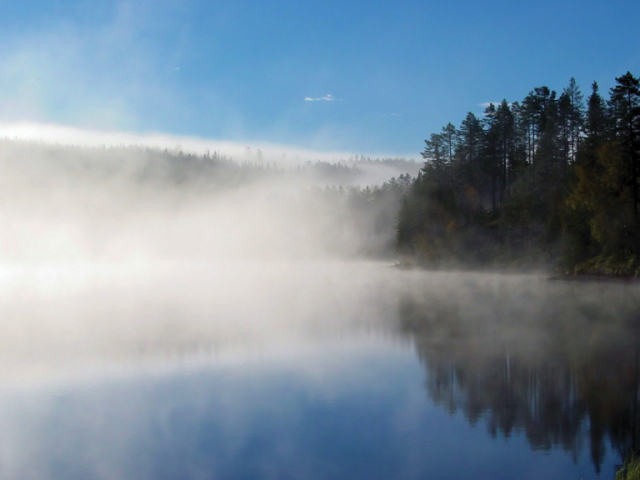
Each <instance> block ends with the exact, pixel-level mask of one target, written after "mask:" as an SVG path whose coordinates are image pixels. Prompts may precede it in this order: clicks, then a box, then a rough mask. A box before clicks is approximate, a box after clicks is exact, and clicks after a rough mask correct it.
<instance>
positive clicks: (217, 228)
mask: <svg viewBox="0 0 640 480" xmlns="http://www.w3.org/2000/svg"><path fill="white" fill-rule="evenodd" d="M246 157H247V158H242V159H239V160H235V159H234V158H232V157H229V156H225V155H223V154H220V153H218V152H214V153H212V154H211V153H209V152H206V153H204V154H194V153H185V152H183V151H182V150H177V149H174V150H168V149H159V148H150V147H141V146H117V147H113V146H112V147H80V146H63V145H55V144H47V143H42V142H33V141H19V140H3V141H1V142H0V169H1V171H2V175H1V178H2V180H0V181H1V182H2V185H1V186H0V189H1V193H0V195H2V199H1V201H2V204H3V209H2V221H3V224H4V231H5V235H3V237H2V239H0V251H1V252H2V254H1V255H2V256H3V257H4V260H5V262H10V263H11V262H18V263H20V262H69V261H71V262H83V261H126V260H130V259H133V258H137V259H142V258H146V259H154V258H155V259H167V260H170V259H173V260H184V259H194V258H198V259H201V260H202V259H210V260H214V259H216V260H223V259H229V258H236V259H240V258H242V259H247V258H269V257H270V258H319V257H341V258H387V259H388V258H391V257H392V256H393V251H394V240H395V238H394V236H395V222H396V215H397V211H398V208H399V205H400V200H401V198H402V196H403V195H404V194H405V193H406V191H407V190H408V188H409V185H410V182H411V175H413V174H414V173H416V172H417V171H418V169H419V165H418V164H417V163H416V162H413V161H411V160H405V159H390V158H382V159H376V158H373V159H372V158H365V157H359V156H355V157H351V158H350V159H346V160H339V161H337V162H334V163H332V162H328V161H317V162H312V161H308V160H307V161H300V160H299V159H298V161H293V160H291V159H290V160H289V161H286V158H281V159H279V160H280V161H279V162H277V161H276V159H273V158H269V157H267V158H265V157H263V156H262V154H261V152H260V151H259V150H258V152H257V154H256V153H252V152H249V151H248V152H247V155H246Z"/></svg>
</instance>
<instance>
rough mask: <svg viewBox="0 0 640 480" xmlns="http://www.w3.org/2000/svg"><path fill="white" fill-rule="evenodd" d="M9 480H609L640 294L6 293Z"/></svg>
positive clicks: (155, 275) (453, 288) (72, 271)
mask: <svg viewBox="0 0 640 480" xmlns="http://www.w3.org/2000/svg"><path fill="white" fill-rule="evenodd" d="M0 289H2V292H3V295H2V299H3V300H2V302H1V303H0V308H1V310H0V313H1V317H0V318H1V320H0V321H1V322H2V323H1V325H2V331H1V333H2V335H1V336H0V362H1V363H0V378H1V380H2V382H1V383H0V385H1V387H0V477H1V478H8V479H13V478H15V479H30V478H34V479H41V478H44V479H47V478H53V479H87V478H104V479H112V478H113V479H119V478H131V479H162V478H167V479H175V478H193V479H206V478H221V479H253V478H260V479H262V478H268V479H271V478H273V479H289V478H290V479H328V478H332V479H333V478H349V479H393V478H399V479H414V478H452V479H456V478H465V479H466V478H479V479H485V478H486V479H501V478H504V479H514V478H522V479H527V478H531V479H540V478H546V479H555V478H558V479H560V478H562V479H572V478H575V479H581V478H582V479H589V478H598V477H599V478H605V479H609V478H613V475H614V471H615V466H616V464H619V463H620V454H621V453H624V452H625V451H626V450H627V449H628V448H630V447H631V446H632V445H633V444H634V442H635V446H636V448H637V447H638V439H639V437H638V435H639V434H640V428H639V427H638V420H640V418H639V417H640V415H639V414H638V407H639V405H638V381H639V364H638V352H639V351H640V348H639V347H640V335H639V332H638V330H639V328H640V289H639V288H638V287H637V286H626V285H605V284H586V283H558V282H547V281H546V280H545V279H544V277H541V276H535V275H530V276H525V275H522V276H519V275H487V274H461V273H429V272H401V271H396V270H393V269H389V268H385V267H383V266H380V265H364V264H339V263H306V264H282V263H275V262H274V263H260V264H256V263H247V264H210V265H184V264H180V265H178V264H166V265H161V266H158V265H153V266H150V265H148V264H145V263H139V264H128V265H75V266H60V265H57V266H56V265H51V266H37V267H25V266H14V267H7V268H5V269H4V270H3V271H1V272H0Z"/></svg>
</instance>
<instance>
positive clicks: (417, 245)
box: [396, 72, 640, 275]
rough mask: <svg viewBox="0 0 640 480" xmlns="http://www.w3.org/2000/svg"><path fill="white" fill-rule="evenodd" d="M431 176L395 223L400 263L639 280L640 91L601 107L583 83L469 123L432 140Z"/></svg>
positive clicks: (631, 81)
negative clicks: (542, 268)
mask: <svg viewBox="0 0 640 480" xmlns="http://www.w3.org/2000/svg"><path fill="white" fill-rule="evenodd" d="M422 156H423V158H424V159H425V164H424V167H423V168H422V169H421V171H420V173H419V174H418V176H417V178H416V179H415V180H414V182H413V184H412V188H411V191H410V193H409V194H408V195H407V196H406V198H405V199H404V201H403V203H402V206H401V209H400V211H399V214H398V223H397V230H396V242H397V247H398V251H399V253H400V255H401V256H402V257H403V259H404V261H406V262H412V263H421V264H430V265H438V264H450V263H462V264H484V265H486V264H492V265H495V264H499V265H511V266H513V265H532V264H541V263H554V264H556V265H560V266H561V267H562V268H563V269H564V270H565V271H567V272H573V273H578V272H591V273H604V274H627V275H638V274H639V273H640V270H639V268H640V262H639V258H640V255H639V254H640V216H639V213H638V203H639V202H640V191H639V188H640V186H639V184H638V177H639V176H640V165H639V157H640V85H639V80H638V78H636V77H634V76H633V75H632V74H631V73H630V72H627V73H626V74H624V75H622V76H621V77H618V78H616V84H615V87H613V88H611V89H610V91H609V96H608V98H607V99H605V98H604V97H603V96H602V94H601V93H600V89H599V87H598V84H597V83H596V82H594V83H593V84H592V87H591V94H590V95H589V96H588V98H587V99H586V102H585V100H584V96H583V94H582V93H581V91H580V89H579V87H578V85H577V83H576V81H575V79H573V78H572V79H571V81H570V82H569V85H568V86H567V87H566V88H565V89H563V91H562V92H561V93H560V94H559V95H558V93H557V92H556V91H553V90H550V89H549V88H548V87H546V86H543V87H537V88H534V89H533V90H532V91H530V92H529V94H528V95H527V96H526V97H525V98H524V100H522V101H521V102H514V103H509V102H507V101H506V100H503V101H502V102H501V103H500V104H497V105H496V104H490V105H489V106H488V107H487V108H486V109H485V111H484V115H483V116H482V117H478V116H476V115H474V114H473V113H471V112H469V113H468V114H467V116H466V117H465V118H464V120H463V121H462V123H461V124H460V127H457V128H456V127H455V126H454V125H453V124H451V123H448V124H447V125H446V126H444V127H443V128H442V130H441V131H440V132H438V133H433V134H431V136H430V137H429V138H428V139H427V140H425V149H424V151H423V152H422Z"/></svg>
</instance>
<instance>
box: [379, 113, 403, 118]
mask: <svg viewBox="0 0 640 480" xmlns="http://www.w3.org/2000/svg"><path fill="white" fill-rule="evenodd" d="M382 116H383V117H401V116H402V114H401V113H383V114H382Z"/></svg>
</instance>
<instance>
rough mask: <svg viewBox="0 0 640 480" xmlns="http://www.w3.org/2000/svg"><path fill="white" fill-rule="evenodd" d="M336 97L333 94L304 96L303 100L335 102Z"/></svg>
mask: <svg viewBox="0 0 640 480" xmlns="http://www.w3.org/2000/svg"><path fill="white" fill-rule="evenodd" d="M336 100H337V99H336V97H334V96H333V95H331V94H329V95H325V96H324V97H305V99H304V101H305V102H335V101H336Z"/></svg>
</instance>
